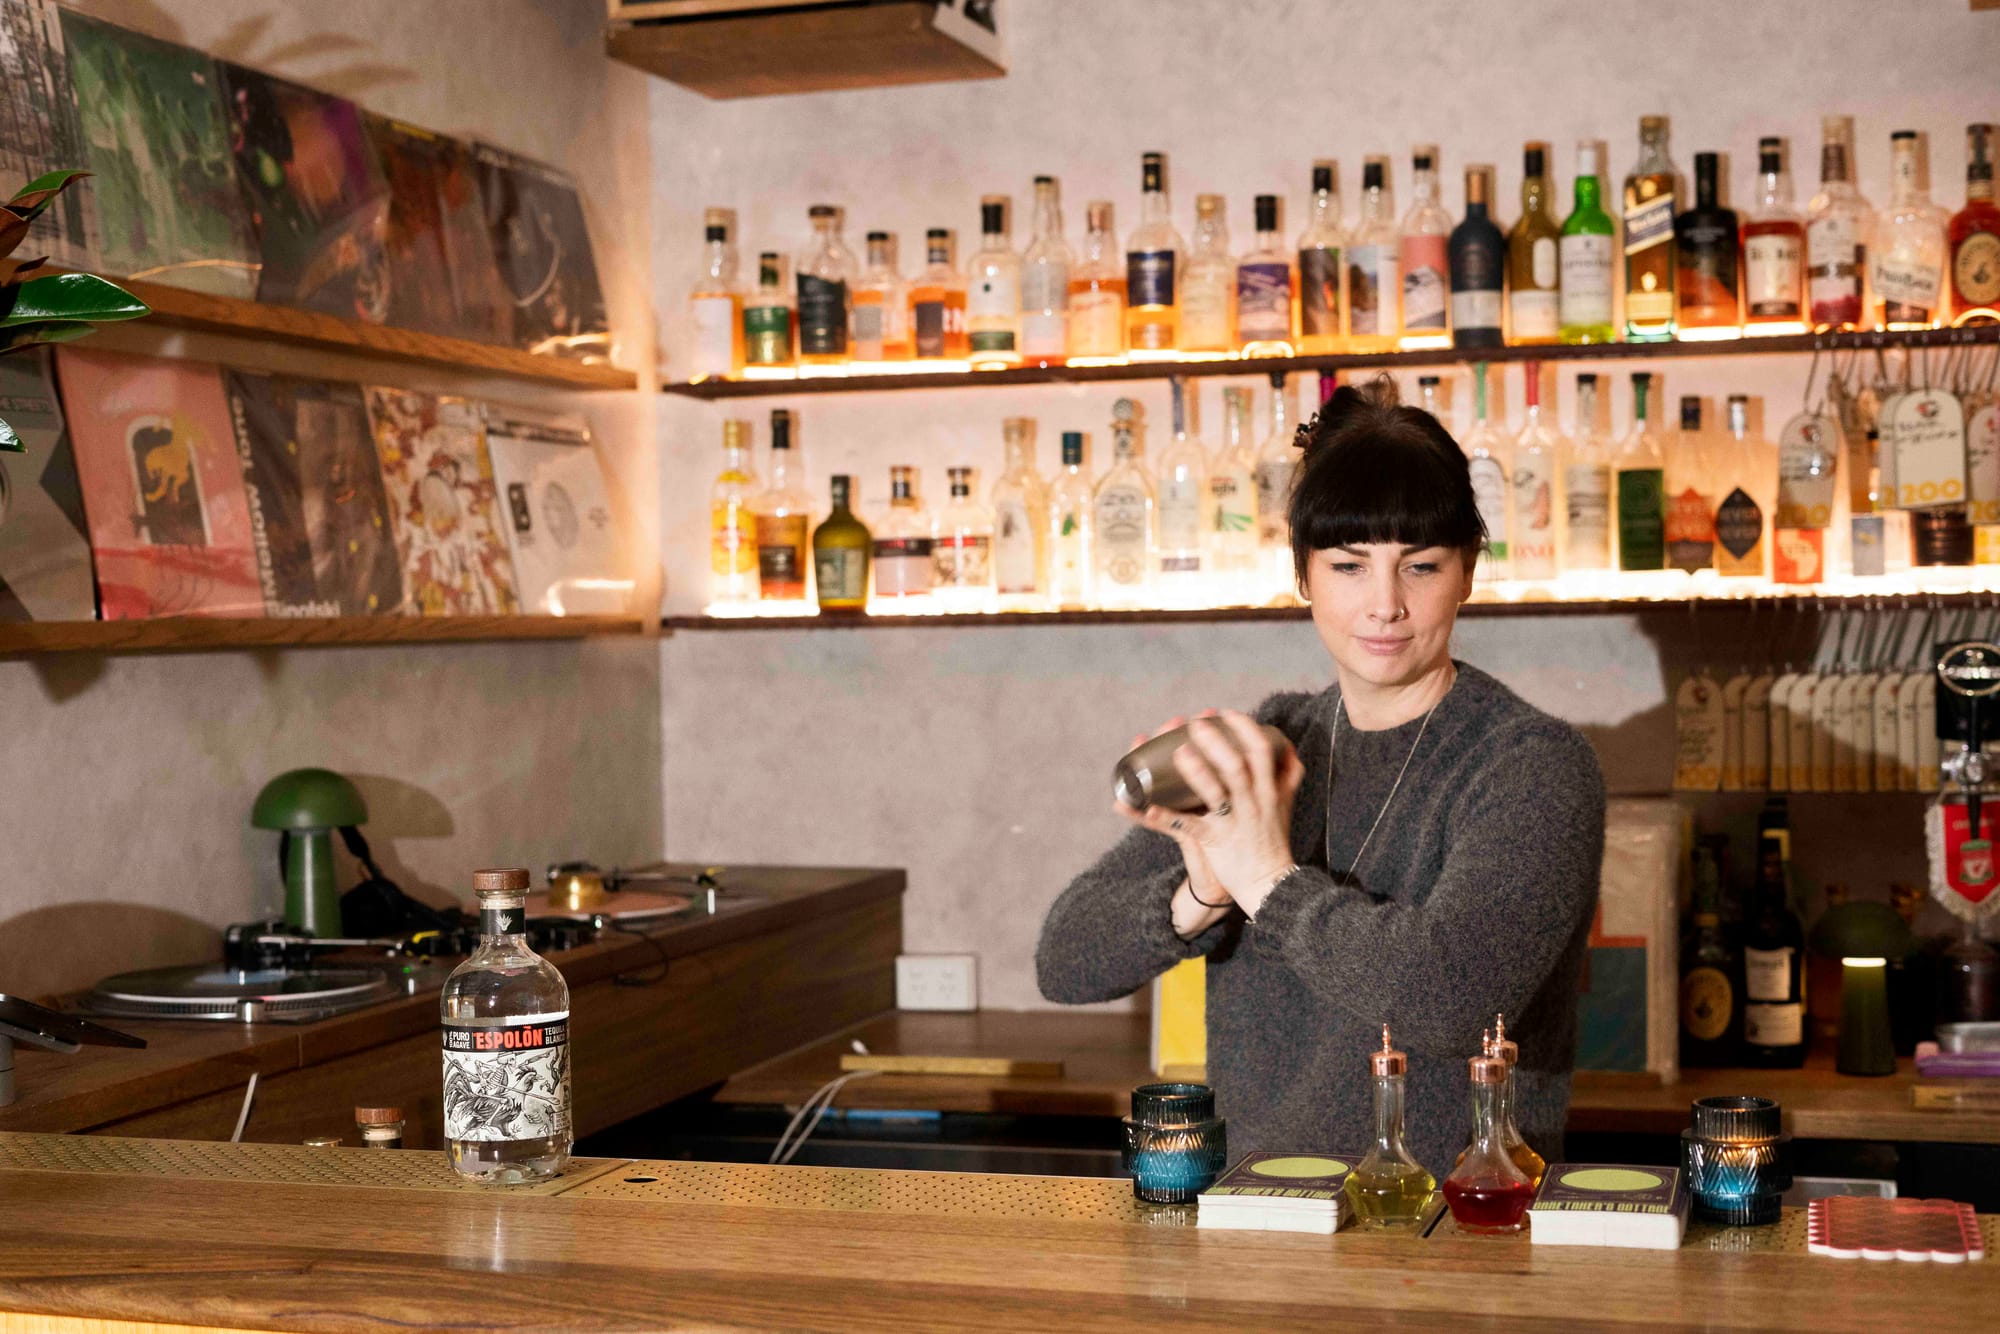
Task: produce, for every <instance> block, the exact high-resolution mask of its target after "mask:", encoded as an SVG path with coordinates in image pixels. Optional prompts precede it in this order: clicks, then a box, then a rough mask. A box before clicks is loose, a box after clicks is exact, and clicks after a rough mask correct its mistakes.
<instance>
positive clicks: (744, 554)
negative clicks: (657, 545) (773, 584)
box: [708, 421, 758, 608]
mask: <svg viewBox="0 0 2000 1334" xmlns="http://www.w3.org/2000/svg"><path fill="white" fill-rule="evenodd" d="M722 450H723V465H722V471H721V472H720V473H718V474H717V475H716V478H715V485H714V486H713V487H712V488H711V489H710V491H709V500H708V554H709V562H708V563H709V588H708V600H709V605H710V606H712V607H718V608H726V607H747V606H749V605H750V604H752V603H754V602H756V601H757V596H758V593H757V519H756V516H755V515H754V514H753V513H752V512H751V498H752V497H753V496H755V495H756V493H757V473H756V471H755V470H754V469H753V468H752V467H751V466H750V423H749V422H746V421H726V422H724V423H722Z"/></svg>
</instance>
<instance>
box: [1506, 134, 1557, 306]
mask: <svg viewBox="0 0 2000 1334" xmlns="http://www.w3.org/2000/svg"><path fill="white" fill-rule="evenodd" d="M1521 159H1522V161H1521V216H1520V219H1519V220H1518V221H1517V222H1515V224H1514V230H1513V231H1511V232H1509V233H1507V288H1508V294H1507V323H1508V331H1507V338H1508V341H1510V342H1514V343H1531V344H1532V343H1553V342H1555V341H1556V340H1557V338H1558V337H1559V336H1560V334H1561V331H1562V320H1561V311H1560V309H1559V308H1558V305H1559V291H1558V289H1559V288H1560V286H1561V273H1560V270H1558V268H1557V266H1556V253H1557V248H1558V246H1559V244H1560V242H1561V239H1562V228H1561V227H1560V226H1558V225H1557V224H1556V220H1555V219H1554V218H1553V217H1551V216H1550V215H1549V199H1550V198H1551V189H1550V185H1549V178H1548V146H1547V145H1546V144H1539V143H1535V144H1529V145H1528V146H1527V148H1526V149H1525V150H1523V152H1522V154H1521Z"/></svg>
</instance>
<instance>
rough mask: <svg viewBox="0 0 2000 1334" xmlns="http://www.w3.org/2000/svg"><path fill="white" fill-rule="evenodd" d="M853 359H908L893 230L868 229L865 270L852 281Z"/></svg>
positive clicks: (905, 308)
mask: <svg viewBox="0 0 2000 1334" xmlns="http://www.w3.org/2000/svg"><path fill="white" fill-rule="evenodd" d="M854 359H855V360H856V361H908V360H909V359H910V308H909V303H908V300H907V298H906V297H905V295H904V291H903V275H902V274H900V273H898V272H897V271H896V236H895V233H893V232H870V233H868V271H867V272H866V273H864V274H862V275H861V281H860V282H858V283H856V284H855V285H854Z"/></svg>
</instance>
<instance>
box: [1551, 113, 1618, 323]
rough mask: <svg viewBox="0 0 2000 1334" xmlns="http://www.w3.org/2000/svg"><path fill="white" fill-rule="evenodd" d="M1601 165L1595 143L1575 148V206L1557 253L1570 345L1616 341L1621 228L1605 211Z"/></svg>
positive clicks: (1562, 316) (1565, 223)
mask: <svg viewBox="0 0 2000 1334" xmlns="http://www.w3.org/2000/svg"><path fill="white" fill-rule="evenodd" d="M1600 165H1601V164H1600V162H1599V154H1598V147H1597V145H1596V144H1595V143H1591V142H1584V143H1579V144H1578V145H1577V146H1576V205H1575V207H1574V208H1572V209H1571V210H1570V214H1569V216H1568V217H1567V218H1564V219H1563V225H1562V240H1561V242H1560V243H1559V244H1558V247H1557V250H1558V253H1559V255H1560V260H1561V262H1560V264H1559V266H1558V267H1559V269H1560V270H1561V280H1562V291H1561V294H1560V295H1559V296H1558V297H1557V299H1556V300H1557V308H1558V310H1559V311H1560V312H1561V314H1560V319H1561V325H1562V327H1561V331H1560V335H1559V336H1560V337H1561V339H1562V341H1563V342H1565V343H1608V342H1610V341H1611V340H1612V339H1613V338H1614V337H1616V336H1617V335H1616V330H1615V329H1614V328H1613V326H1612V323H1611V315H1612V297H1611V283H1612V274H1613V273H1614V272H1615V270H1616V258H1615V256H1614V255H1613V253H1612V252H1613V250H1614V248H1615V244H1616V243H1615V240H1614V237H1615V235H1616V232H1617V228H1616V227H1614V226H1613V225H1612V222H1611V215H1610V214H1609V213H1606V212H1605V211H1604V204H1603V197H1604V186H1603V183H1602V182H1601V181H1600V180H1599V179H1598V171H1599V169H1600Z"/></svg>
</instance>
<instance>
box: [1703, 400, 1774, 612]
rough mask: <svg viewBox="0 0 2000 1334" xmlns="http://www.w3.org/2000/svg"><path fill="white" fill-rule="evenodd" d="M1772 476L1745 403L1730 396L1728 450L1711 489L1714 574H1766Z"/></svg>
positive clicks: (1771, 461) (1766, 451) (1767, 451)
mask: <svg viewBox="0 0 2000 1334" xmlns="http://www.w3.org/2000/svg"><path fill="white" fill-rule="evenodd" d="M1777 472H1778V468H1777V462H1776V460H1774V459H1773V458H1772V457H1771V451H1770V449H1769V448H1768V447H1767V446H1766V445H1765V444H1764V442H1763V441H1761V440H1757V439H1754V438H1753V437H1752V436H1751V434H1750V400H1749V398H1748V397H1746V396H1745V395H1743V394H1731V395H1730V396H1729V445H1728V446H1727V447H1726V449H1725V450H1724V467H1723V473H1722V477H1721V479H1720V480H1719V481H1718V482H1717V484H1716V491H1717V492H1718V493H1720V494H1721V496H1722V499H1721V501H1720V502H1719V503H1718V504H1717V505H1716V507H1715V570H1716V573H1717V574H1721V575H1736V576H1748V577H1752V578H1762V577H1764V576H1765V575H1766V574H1768V573H1769V571H1768V570H1767V569H1766V567H1767V566H1768V565H1769V564H1770V550H1771V544H1770V542H1769V541H1767V540H1766V539H1767V538H1768V536H1769V534H1770V528H1771V496H1770V495H1769V491H1770V490H1771V486H1770V481H1774V480H1775V479H1776V477H1777ZM1767 479H1769V480H1767ZM1725 488H1726V489H1725ZM1760 501H1761V503H1760Z"/></svg>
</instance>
